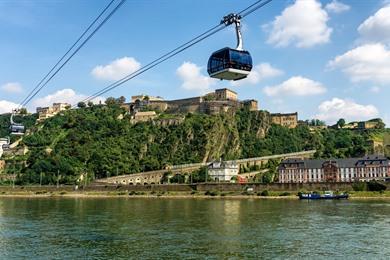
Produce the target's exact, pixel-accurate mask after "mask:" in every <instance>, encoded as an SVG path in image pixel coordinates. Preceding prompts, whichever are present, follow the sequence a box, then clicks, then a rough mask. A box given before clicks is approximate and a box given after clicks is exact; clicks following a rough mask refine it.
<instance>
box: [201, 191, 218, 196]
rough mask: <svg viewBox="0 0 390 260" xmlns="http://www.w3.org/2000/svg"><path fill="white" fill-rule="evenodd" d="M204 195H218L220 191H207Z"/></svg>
mask: <svg viewBox="0 0 390 260" xmlns="http://www.w3.org/2000/svg"><path fill="white" fill-rule="evenodd" d="M204 195H207V196H217V195H218V192H217V191H206V192H205V193H204Z"/></svg>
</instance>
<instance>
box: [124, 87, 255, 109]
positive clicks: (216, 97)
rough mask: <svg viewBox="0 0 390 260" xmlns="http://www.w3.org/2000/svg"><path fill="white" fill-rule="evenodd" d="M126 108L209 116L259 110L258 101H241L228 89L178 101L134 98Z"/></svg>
mask: <svg viewBox="0 0 390 260" xmlns="http://www.w3.org/2000/svg"><path fill="white" fill-rule="evenodd" d="M126 106H127V108H128V109H129V111H130V112H137V111H145V110H148V109H149V110H155V111H160V112H166V113H172V114H177V113H205V114H209V115H214V114H219V113H221V112H229V111H235V110H237V109H240V108H242V107H248V108H249V109H250V110H257V109H258V103H257V101H256V100H253V99H252V100H244V101H240V100H238V97H237V93H236V92H234V91H232V90H230V89H227V88H223V89H217V90H215V92H211V93H208V94H206V95H204V96H198V97H192V98H185V99H176V100H164V99H163V98H161V97H152V96H146V95H139V96H132V98H131V102H130V103H127V104H126Z"/></svg>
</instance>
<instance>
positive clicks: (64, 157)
mask: <svg viewBox="0 0 390 260" xmlns="http://www.w3.org/2000/svg"><path fill="white" fill-rule="evenodd" d="M160 118H164V115H160ZM159 120H163V119H157V121H155V122H145V123H137V124H131V123H130V118H129V116H128V115H125V111H124V110H123V109H122V108H120V107H119V106H118V105H116V104H114V105H110V106H93V107H88V108H83V109H76V110H69V111H65V112H63V113H62V114H61V115H57V116H55V117H53V118H50V119H48V120H46V121H45V122H44V123H43V124H40V125H35V126H33V127H31V128H30V131H31V134H29V135H27V136H25V137H24V140H23V143H22V145H26V146H27V147H28V148H29V153H28V154H27V158H26V160H27V164H26V165H27V167H25V168H23V169H22V170H21V172H22V173H21V174H20V176H19V181H20V182H22V183H38V182H39V180H40V174H41V173H43V183H55V180H56V178H57V177H56V176H57V174H58V173H59V174H60V175H61V182H62V183H74V182H75V180H76V179H77V178H79V176H80V174H82V173H83V172H88V173H89V174H90V175H92V176H93V177H94V178H102V177H106V176H112V175H115V174H117V173H118V174H125V173H133V172H140V171H148V170H154V169H161V168H164V167H166V166H168V165H174V164H183V163H193V162H206V161H211V160H215V159H219V158H222V159H238V158H248V157H257V156H264V155H270V154H279V153H287V152H296V151H302V150H309V149H317V150H318V153H317V155H316V156H317V157H349V156H362V155H364V154H366V153H368V152H369V149H370V148H369V145H368V142H367V141H368V139H369V138H370V133H367V132H356V131H349V130H333V129H325V130H321V131H319V132H315V133H311V132H310V131H309V128H308V127H306V126H299V127H297V128H296V129H287V128H284V127H280V126H277V125H271V124H270V114H269V113H268V112H266V111H253V112H251V111H248V110H240V111H238V112H237V113H235V114H234V115H233V114H221V115H215V116H210V115H204V114H188V115H186V117H185V120H184V122H183V123H181V124H177V125H163V124H158V121H159ZM376 131H380V130H376Z"/></svg>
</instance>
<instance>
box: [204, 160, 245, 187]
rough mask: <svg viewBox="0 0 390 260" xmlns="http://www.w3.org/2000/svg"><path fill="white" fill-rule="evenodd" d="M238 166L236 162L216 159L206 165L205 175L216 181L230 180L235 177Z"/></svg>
mask: <svg viewBox="0 0 390 260" xmlns="http://www.w3.org/2000/svg"><path fill="white" fill-rule="evenodd" d="M238 172H239V167H238V164H237V163H236V162H222V161H217V162H213V163H211V164H209V165H208V167H207V175H208V176H209V177H210V178H211V179H212V180H213V181H216V182H231V181H232V180H233V179H234V178H233V177H237V175H238Z"/></svg>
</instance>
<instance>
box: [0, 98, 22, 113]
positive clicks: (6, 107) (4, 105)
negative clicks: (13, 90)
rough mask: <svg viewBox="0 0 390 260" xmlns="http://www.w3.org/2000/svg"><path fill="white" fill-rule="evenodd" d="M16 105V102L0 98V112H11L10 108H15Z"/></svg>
mask: <svg viewBox="0 0 390 260" xmlns="http://www.w3.org/2000/svg"><path fill="white" fill-rule="evenodd" d="M17 107H18V104H16V103H13V102H10V101H7V100H0V114H4V113H11V112H12V109H15V108H17Z"/></svg>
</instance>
